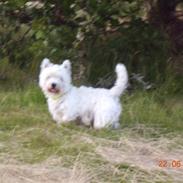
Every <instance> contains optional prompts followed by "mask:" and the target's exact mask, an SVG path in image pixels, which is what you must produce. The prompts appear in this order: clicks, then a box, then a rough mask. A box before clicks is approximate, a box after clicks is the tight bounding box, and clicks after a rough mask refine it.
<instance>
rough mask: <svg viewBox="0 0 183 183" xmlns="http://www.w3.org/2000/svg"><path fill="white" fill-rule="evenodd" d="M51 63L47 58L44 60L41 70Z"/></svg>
mask: <svg viewBox="0 0 183 183" xmlns="http://www.w3.org/2000/svg"><path fill="white" fill-rule="evenodd" d="M51 64H52V63H51V62H50V60H49V59H48V58H44V59H43V61H42V63H41V69H44V68H46V67H49V66H50V65H51Z"/></svg>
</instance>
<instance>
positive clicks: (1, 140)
mask: <svg viewBox="0 0 183 183" xmlns="http://www.w3.org/2000/svg"><path fill="white" fill-rule="evenodd" d="M0 98H1V99H2V100H1V101H0V104H1V105H0V116H1V117H0V182H2V183H15V182H16V183H31V182H36V183H43V182H46V183H57V182H58V183H65V182H68V183H90V182H91V183H98V182H100V183H104V182H105V183H167V182H168V183H181V182H182V180H183V141H182V139H183V135H182V133H181V132H182V128H181V125H182V119H181V118H182V113H181V107H182V104H181V105H180V102H178V105H177V104H176V102H174V101H173V102H172V100H171V101H168V102H164V105H163V107H162V106H161V105H160V104H159V103H158V102H156V100H154V98H153V97H152V95H150V96H147V95H137V97H135V96H131V97H129V98H128V97H126V99H125V100H124V115H123V119H122V121H123V125H122V128H121V129H118V130H111V129H104V130H94V129H89V128H86V127H82V126H76V125H74V124H71V125H66V126H61V127H58V126H56V125H55V123H53V121H52V120H51V117H50V115H49V114H48V112H47V106H46V104H45V103H44V98H43V97H42V96H41V95H40V93H39V92H37V90H34V89H33V90H28V91H27V92H25V93H22V92H17V93H15V92H4V93H3V92H2V93H1V92H0ZM150 111H151V112H150ZM128 122H129V124H128ZM141 122H142V123H141ZM145 122H147V123H145ZM159 123H160V124H159ZM155 124H156V125H155ZM158 124H159V125H158ZM173 125H174V128H173V129H172V126H173ZM164 127H166V128H167V129H166V128H164ZM176 130H177V131H176ZM160 160H166V161H167V162H168V165H169V166H171V162H172V161H173V160H180V161H181V163H182V167H181V168H176V167H164V168H161V167H159V161H160Z"/></svg>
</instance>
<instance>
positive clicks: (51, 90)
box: [48, 88, 60, 94]
mask: <svg viewBox="0 0 183 183" xmlns="http://www.w3.org/2000/svg"><path fill="white" fill-rule="evenodd" d="M48 91H49V92H50V93H54V94H58V93H59V92H60V90H59V89H57V88H48Z"/></svg>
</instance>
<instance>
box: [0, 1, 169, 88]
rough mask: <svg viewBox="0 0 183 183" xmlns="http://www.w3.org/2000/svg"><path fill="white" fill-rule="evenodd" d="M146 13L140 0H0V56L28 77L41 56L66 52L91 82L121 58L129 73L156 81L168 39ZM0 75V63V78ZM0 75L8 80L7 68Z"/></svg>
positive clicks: (32, 76) (163, 68) (165, 64)
mask: <svg viewBox="0 0 183 183" xmlns="http://www.w3.org/2000/svg"><path fill="white" fill-rule="evenodd" d="M146 14H147V10H146V9H145V5H144V1H142V0H136V1H131V0H124V1H118V0H109V1H108V0H104V1H99V0H89V1H85V0H71V1H67V0H63V1H56V0H55V1H49V0H46V1H25V0H21V1H18V0H16V1H6V0H5V1H2V2H1V3H0V21H1V25H0V35H1V36H0V46H1V49H0V55H1V57H0V61H1V62H6V64H7V62H8V64H7V66H9V67H10V68H9V69H11V70H12V68H14V67H15V68H16V69H17V68H19V69H20V70H21V72H22V71H23V72H24V73H29V74H28V76H27V77H28V78H29V80H33V79H35V78H37V74H38V71H39V65H40V62H41V60H42V59H43V58H44V57H49V58H51V59H52V60H54V62H60V60H63V59H65V58H70V59H72V60H73V62H74V64H76V65H80V64H81V62H82V63H84V66H85V67H86V73H85V75H86V76H87V79H86V80H87V81H89V82H90V83H93V84H95V83H96V82H97V81H98V78H99V77H103V76H104V75H105V74H106V73H111V72H113V69H114V66H115V64H116V63H117V62H124V63H125V64H126V65H127V67H128V70H129V72H130V73H141V74H142V75H143V76H145V80H147V81H150V82H153V83H154V82H156V83H162V82H163V81H164V80H165V78H166V72H167V69H166V68H167V67H168V62H167V61H168V59H169V58H170V56H171V54H170V49H169V43H168V39H167V38H166V36H165V35H164V34H162V33H160V32H158V31H157V30H155V29H154V27H152V26H151V25H150V24H149V22H148V19H147V17H146ZM101 65H102V67H101ZM2 75H3V77H4V73H3V72H2V71H1V68H0V80H1V76H2ZM5 77H6V79H7V81H10V80H11V78H12V77H11V73H10V76H8V75H6V74H5ZM8 78H9V79H8ZM17 80H18V79H17ZM22 83H24V81H23V82H22Z"/></svg>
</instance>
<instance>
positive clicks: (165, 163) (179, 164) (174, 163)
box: [158, 160, 183, 168]
mask: <svg viewBox="0 0 183 183" xmlns="http://www.w3.org/2000/svg"><path fill="white" fill-rule="evenodd" d="M158 166H159V167H161V168H183V161H181V160H159V161H158Z"/></svg>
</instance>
